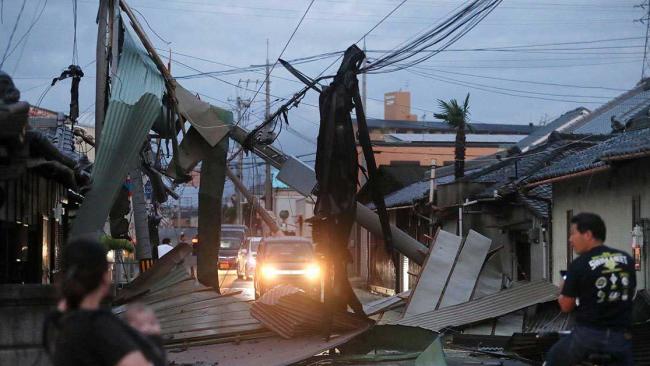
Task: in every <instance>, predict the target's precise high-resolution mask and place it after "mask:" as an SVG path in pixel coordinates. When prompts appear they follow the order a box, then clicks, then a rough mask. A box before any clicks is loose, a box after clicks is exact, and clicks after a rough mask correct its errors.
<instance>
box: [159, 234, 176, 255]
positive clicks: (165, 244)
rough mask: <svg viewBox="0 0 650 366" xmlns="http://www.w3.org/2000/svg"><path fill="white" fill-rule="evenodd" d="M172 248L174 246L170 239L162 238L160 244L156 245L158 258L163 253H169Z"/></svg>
mask: <svg viewBox="0 0 650 366" xmlns="http://www.w3.org/2000/svg"><path fill="white" fill-rule="evenodd" d="M172 249H174V247H173V246H172V241H171V239H169V238H164V239H163V240H162V244H160V245H159V246H158V258H162V257H163V256H164V255H165V254H167V253H169V251H171V250H172Z"/></svg>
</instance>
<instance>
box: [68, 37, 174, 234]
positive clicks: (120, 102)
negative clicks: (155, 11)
mask: <svg viewBox="0 0 650 366" xmlns="http://www.w3.org/2000/svg"><path fill="white" fill-rule="evenodd" d="M164 90H165V84H164V80H163V77H162V75H161V74H160V72H159V71H158V69H157V68H156V65H155V64H154V63H153V61H152V60H151V58H150V57H149V55H148V54H147V52H146V51H145V50H144V49H143V48H142V46H141V45H139V44H137V43H136V41H135V39H134V38H133V36H132V35H131V33H130V31H129V30H128V29H127V31H126V32H124V46H123V50H122V55H121V56H120V62H119V67H118V71H117V75H116V77H114V78H113V89H112V91H111V96H110V100H109V104H108V110H107V112H106V117H105V119H104V126H103V129H102V133H101V136H102V139H101V141H100V145H99V149H98V151H97V157H96V159H95V166H94V168H93V173H92V180H93V184H92V188H91V190H90V192H88V195H87V196H86V198H85V200H84V202H83V204H82V205H81V208H80V209H79V212H78V213H77V218H76V220H75V223H74V224H73V228H72V233H73V235H79V234H84V233H91V232H96V231H98V230H100V229H101V228H102V227H103V225H104V222H105V220H106V218H107V217H108V213H109V211H110V209H111V206H112V204H113V200H114V198H115V195H116V194H117V192H118V190H119V188H120V186H121V185H122V183H123V182H124V178H125V177H126V174H127V172H128V171H129V170H130V169H131V168H132V167H133V166H134V164H135V163H136V161H137V157H138V151H140V149H141V147H142V143H143V142H144V141H145V138H146V136H147V133H148V132H149V130H150V129H151V126H152V125H153V123H154V121H155V120H156V119H157V118H158V116H159V115H160V113H161V108H162V103H161V100H162V95H163V91H164Z"/></svg>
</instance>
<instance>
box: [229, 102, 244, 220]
mask: <svg viewBox="0 0 650 366" xmlns="http://www.w3.org/2000/svg"><path fill="white" fill-rule="evenodd" d="M243 107H244V105H243V102H242V99H241V98H240V97H237V121H240V122H241V119H242V114H241V111H242V108H243ZM237 155H238V156H237V179H239V181H240V182H241V181H242V176H243V172H242V169H243V165H244V164H243V161H244V152H243V151H240V152H238V153H237ZM227 169H228V168H227ZM233 184H234V182H233ZM235 197H237V198H236V199H237V203H236V205H235V208H236V209H237V224H240V225H241V224H243V221H244V212H243V209H242V205H241V201H242V194H241V191H240V190H239V189H237V190H235Z"/></svg>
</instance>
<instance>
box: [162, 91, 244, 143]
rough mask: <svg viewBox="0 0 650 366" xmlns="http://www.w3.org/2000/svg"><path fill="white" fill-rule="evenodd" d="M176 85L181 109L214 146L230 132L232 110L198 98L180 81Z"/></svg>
mask: <svg viewBox="0 0 650 366" xmlns="http://www.w3.org/2000/svg"><path fill="white" fill-rule="evenodd" d="M174 85H175V87H176V98H177V99H178V109H179V111H180V112H181V114H183V116H185V117H186V118H187V120H188V121H189V122H190V123H191V124H192V126H194V128H196V129H197V131H198V132H199V133H200V134H201V136H203V138H204V139H205V141H207V142H208V144H210V146H212V147H214V145H216V144H218V143H219V141H221V139H223V138H224V137H225V136H226V135H227V134H228V132H230V128H231V127H232V123H233V117H232V112H230V111H226V110H225V109H221V108H218V107H215V106H213V105H211V104H209V103H206V102H204V101H202V100H200V99H198V98H197V97H196V96H195V95H194V94H192V93H191V92H190V91H189V90H187V89H185V88H183V87H182V86H181V85H179V84H178V83H174Z"/></svg>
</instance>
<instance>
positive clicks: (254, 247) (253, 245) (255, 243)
mask: <svg viewBox="0 0 650 366" xmlns="http://www.w3.org/2000/svg"><path fill="white" fill-rule="evenodd" d="M259 246H260V242H259V240H256V241H251V252H253V253H257V247H259Z"/></svg>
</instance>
